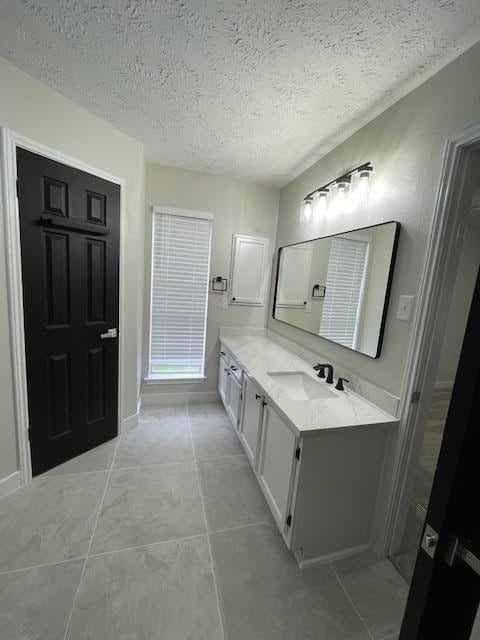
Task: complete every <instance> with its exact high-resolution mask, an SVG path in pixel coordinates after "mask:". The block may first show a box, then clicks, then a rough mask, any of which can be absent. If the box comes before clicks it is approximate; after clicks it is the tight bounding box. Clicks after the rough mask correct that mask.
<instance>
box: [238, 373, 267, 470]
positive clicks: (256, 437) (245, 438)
mask: <svg viewBox="0 0 480 640" xmlns="http://www.w3.org/2000/svg"><path fill="white" fill-rule="evenodd" d="M264 400H265V396H264V395H263V393H262V391H261V389H260V388H259V387H257V385H256V384H255V383H254V382H253V381H252V380H251V379H250V378H249V377H248V376H247V375H246V374H244V383H243V409H242V419H241V421H240V427H239V433H238V435H239V438H240V441H241V443H242V445H243V448H244V449H245V454H246V456H247V458H248V460H249V462H250V464H251V465H252V467H253V469H254V470H256V469H257V463H258V452H259V448H260V433H261V428H262V416H263V402H264Z"/></svg>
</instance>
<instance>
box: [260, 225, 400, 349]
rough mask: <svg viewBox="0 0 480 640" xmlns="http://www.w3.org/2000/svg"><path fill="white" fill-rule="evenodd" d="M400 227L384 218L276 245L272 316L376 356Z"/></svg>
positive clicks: (380, 344)
mask: <svg viewBox="0 0 480 640" xmlns="http://www.w3.org/2000/svg"><path fill="white" fill-rule="evenodd" d="M399 231H400V224H399V223H398V222H386V223H384V224H379V225H375V226H372V227H364V228H363V229H357V230H355V231H349V232H347V233H340V234H338V235H334V236H329V237H326V238H318V239H317V240H309V241H308V242H301V243H299V244H293V245H289V246H286V247H282V248H281V249H279V256H278V270H277V282H276V290H275V301H274V307H273V317H274V318H275V319H276V320H281V321H282V322H286V323H287V324H291V325H293V326H294V327H298V328H299V329H303V330H304V331H308V332H309V333H313V334H315V335H317V336H320V337H322V338H325V339H326V340H330V341H331V342H335V343H337V344H340V345H342V346H343V347H346V348H348V349H352V350H353V351H358V352H359V353H363V354H364V355H366V356H369V357H370V358H378V357H379V355H380V351H381V347H382V338H383V330H384V324H385V317H386V314H387V306H388V297H389V293H390V284H391V280H392V275H393V266H394V262H395V253H396V249H397V244H398V235H399Z"/></svg>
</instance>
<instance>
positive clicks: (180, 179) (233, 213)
mask: <svg viewBox="0 0 480 640" xmlns="http://www.w3.org/2000/svg"><path fill="white" fill-rule="evenodd" d="M145 195H146V197H145V201H146V213H145V215H146V222H145V280H146V283H147V287H146V296H145V304H144V307H145V309H144V313H145V322H144V349H143V352H144V369H143V370H144V375H145V376H146V375H147V371H148V335H149V294H150V292H149V288H148V283H149V282H150V259H151V253H150V247H151V231H152V206H153V205H164V206H170V207H178V208H180V209H192V210H198V211H208V212H210V213H213V215H214V219H213V231H212V255H211V267H210V273H211V276H216V275H221V276H223V277H227V278H228V277H229V272H230V258H231V251H232V236H233V234H234V233H242V234H246V235H256V236H267V237H269V238H270V239H271V243H270V251H271V253H272V254H273V245H274V238H275V230H276V223H277V214H278V202H279V191H278V190H277V189H271V188H269V187H262V186H258V185H255V184H250V183H246V182H239V181H236V180H232V179H230V178H224V177H221V176H213V175H208V174H203V173H196V172H194V171H184V170H182V169H174V168H169V167H161V166H158V165H153V164H147V169H146V186H145ZM221 302H222V296H221V295H220V294H210V295H209V300H208V317H207V345H206V368H205V375H206V376H207V380H206V382H205V383H201V384H175V385H172V384H168V385H155V386H150V385H149V386H147V387H145V388H144V392H145V393H177V392H186V393H190V392H204V391H215V389H216V387H217V366H218V362H217V355H218V353H217V346H216V345H217V340H218V328H219V327H221V326H224V327H227V326H255V327H263V326H264V325H265V324H266V320H267V312H268V304H267V303H266V304H265V305H264V306H263V307H244V306H242V307H239V306H229V307H228V309H227V310H224V309H222V307H221Z"/></svg>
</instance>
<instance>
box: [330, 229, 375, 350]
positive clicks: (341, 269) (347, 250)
mask: <svg viewBox="0 0 480 640" xmlns="http://www.w3.org/2000/svg"><path fill="white" fill-rule="evenodd" d="M367 255H368V242H364V241H360V240H347V239H346V238H333V239H332V245H331V248H330V256H329V259H328V270H327V281H326V293H325V299H324V302H323V310H322V319H321V322H320V335H321V336H322V337H323V338H328V339H329V340H334V341H335V342H339V343H340V344H343V346H345V347H349V348H350V349H353V348H355V344H356V338H357V333H358V325H359V321H360V312H361V299H362V292H363V284H364V280H365V272H366V264H367Z"/></svg>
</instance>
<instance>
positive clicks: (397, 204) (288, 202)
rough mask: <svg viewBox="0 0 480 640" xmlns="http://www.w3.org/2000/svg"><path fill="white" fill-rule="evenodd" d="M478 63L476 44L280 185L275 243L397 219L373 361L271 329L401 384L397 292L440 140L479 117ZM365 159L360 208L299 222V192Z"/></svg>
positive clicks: (408, 271)
mask: <svg viewBox="0 0 480 640" xmlns="http://www.w3.org/2000/svg"><path fill="white" fill-rule="evenodd" d="M479 67H480V44H477V45H476V46H475V47H472V48H471V49H470V50H468V51H467V52H466V53H464V54H463V55H462V56H460V57H459V58H457V59H456V60H454V61H453V62H452V63H451V64H449V65H448V66H447V67H445V68H444V69H442V70H441V71H440V72H439V73H437V74H436V75H435V76H433V77H432V78H431V79H430V80H428V81H427V82H426V83H424V84H423V85H421V86H420V87H418V88H417V89H416V90H415V91H413V92H412V93H411V94H409V95H408V96H406V97H405V98H403V99H402V100H401V101H399V102H398V103H396V104H395V105H394V106H393V107H391V108H390V109H388V110H387V111H385V112H384V113H383V114H382V115H380V116H379V117H378V118H376V119H375V120H373V121H372V122H371V123H370V124H368V125H367V126H365V127H363V128H362V129H361V130H360V131H359V132H358V133H356V134H355V135H353V136H352V137H351V138H349V139H348V140H347V141H346V142H344V143H343V144H342V145H340V146H339V147H337V148H336V149H335V150H334V151H332V152H331V153H329V154H328V155H327V156H325V157H324V158H323V159H321V160H320V161H319V162H317V163H316V164H315V165H313V166H312V167H311V168H310V169H309V170H307V171H305V173H303V174H302V175H301V176H299V177H298V178H297V179H296V180H294V181H293V182H291V183H290V184H289V185H287V186H286V187H285V188H284V189H282V191H281V197H280V212H279V220H278V234H277V247H279V246H283V245H285V244H290V243H292V242H300V241H302V240H307V239H310V238H315V237H318V236H323V235H330V234H333V233H339V232H342V231H348V230H351V229H353V228H355V227H364V226H368V225H371V224H378V223H380V222H386V221H389V220H398V221H399V222H400V223H401V224H402V229H401V231H400V243H399V248H398V254H397V262H396V268H395V274H394V279H393V287H392V297H391V301H390V306H389V311H388V316H387V324H386V331H385V336H384V342H383V351H382V355H381V356H380V358H379V359H378V360H373V359H369V358H368V357H366V356H362V355H360V354H357V353H353V352H351V351H348V350H346V349H343V348H342V347H339V346H337V345H333V344H330V343H328V342H326V341H325V340H322V339H321V338H319V337H316V336H311V335H309V334H306V333H304V332H303V331H300V330H298V329H296V328H294V327H290V326H288V325H285V324H283V323H281V322H278V321H276V320H274V319H272V318H271V317H270V318H269V327H270V328H271V329H274V330H275V331H278V332H279V333H281V334H282V335H285V336H286V337H288V338H290V339H292V340H295V341H297V342H299V343H300V344H302V345H303V346H305V347H307V348H310V349H312V350H313V351H317V352H319V353H321V354H322V355H323V356H324V357H326V358H327V360H330V361H333V362H335V363H337V364H338V365H340V366H342V367H343V368H345V369H348V370H350V371H352V372H353V373H356V374H357V375H360V376H362V377H364V378H366V379H367V380H369V381H371V382H373V383H375V384H377V385H378V386H380V387H383V388H384V389H386V390H387V391H390V392H392V393H394V394H398V393H399V391H400V388H401V384H402V379H403V372H404V366H405V357H406V353H407V348H408V343H409V339H410V324H409V323H406V322H402V321H400V320H396V318H395V315H396V308H397V302H398V297H399V295H400V294H412V295H416V294H417V293H418V289H419V283H420V275H421V273H422V269H423V265H424V261H425V255H426V243H427V239H428V235H429V230H430V225H431V221H432V215H433V210H434V203H435V196H436V193H437V188H438V183H439V179H440V174H441V163H442V154H443V150H444V147H445V142H446V139H447V138H448V137H449V136H451V135H453V134H456V133H458V132H459V131H462V130H463V129H464V128H466V127H467V126H469V125H471V124H473V123H474V122H478V121H479V120H480V85H479V83H478V81H477V78H478V68H479ZM366 161H370V162H372V164H373V166H374V169H375V173H376V176H375V180H376V185H377V188H378V190H377V194H376V197H375V198H374V199H373V201H371V203H370V204H369V206H368V207H366V208H363V209H361V210H358V211H353V212H350V213H342V214H339V215H329V214H328V215H325V216H323V217H321V219H319V220H315V219H312V220H310V221H309V222H300V221H299V215H298V212H299V205H300V202H301V200H302V198H303V196H305V194H307V193H309V192H310V191H312V190H313V189H315V188H316V187H319V186H322V185H323V184H326V183H327V182H329V181H330V180H332V179H334V178H335V177H337V176H339V175H342V174H343V173H344V172H345V170H346V169H348V168H351V167H354V166H357V165H359V164H362V163H364V162H366ZM379 187H381V189H380V188H379Z"/></svg>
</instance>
